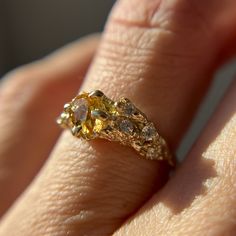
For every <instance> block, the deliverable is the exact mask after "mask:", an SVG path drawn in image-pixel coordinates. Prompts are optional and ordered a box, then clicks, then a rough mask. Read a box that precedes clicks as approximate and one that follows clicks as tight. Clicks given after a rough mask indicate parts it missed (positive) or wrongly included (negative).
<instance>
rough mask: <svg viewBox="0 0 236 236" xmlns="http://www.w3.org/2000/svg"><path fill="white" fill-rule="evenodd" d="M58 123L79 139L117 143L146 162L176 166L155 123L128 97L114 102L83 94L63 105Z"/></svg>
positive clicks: (98, 93)
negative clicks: (128, 148) (164, 161)
mask: <svg viewBox="0 0 236 236" xmlns="http://www.w3.org/2000/svg"><path fill="white" fill-rule="evenodd" d="M57 123H58V124H59V125H60V126H61V127H63V128H69V129H70V130H71V133H72V134H73V135H74V136H76V137H78V138H80V137H81V138H83V139H85V140H91V139H94V138H103V139H107V140H109V141H116V142H119V143H121V144H123V145H126V146H130V147H133V148H134V149H135V150H136V151H137V152H138V153H139V154H140V155H141V156H142V157H144V158H146V159H149V160H166V161H168V163H169V164H170V165H172V166H173V165H174V163H175V161H174V158H173V156H172V155H171V152H170V150H169V148H168V145H167V143H166V141H165V140H164V139H163V137H161V136H160V135H159V134H158V132H157V130H156V128H155V126H154V124H153V123H152V122H150V121H149V120H148V119H147V117H146V116H145V114H144V113H142V112H141V111H140V110H139V109H138V108H137V107H136V106H135V105H134V104H133V103H132V102H131V101H130V100H129V99H127V98H121V99H119V100H118V101H113V100H111V99H109V98H108V97H107V96H105V95H104V93H103V92H101V91H99V90H95V91H93V92H91V93H85V92H83V93H81V94H79V95H78V96H76V97H75V98H74V99H73V100H72V101H71V102H69V103H67V104H65V105H64V110H63V112H62V113H61V115H60V117H59V118H58V119H57Z"/></svg>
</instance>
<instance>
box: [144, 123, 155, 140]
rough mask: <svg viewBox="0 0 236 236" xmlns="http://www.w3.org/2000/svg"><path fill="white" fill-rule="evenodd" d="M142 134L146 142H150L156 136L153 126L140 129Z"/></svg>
mask: <svg viewBox="0 0 236 236" xmlns="http://www.w3.org/2000/svg"><path fill="white" fill-rule="evenodd" d="M142 133H143V136H144V138H145V139H146V140H147V141H150V140H152V139H153V138H154V137H155V136H156V129H155V127H154V126H153V125H146V126H144V128H143V129H142Z"/></svg>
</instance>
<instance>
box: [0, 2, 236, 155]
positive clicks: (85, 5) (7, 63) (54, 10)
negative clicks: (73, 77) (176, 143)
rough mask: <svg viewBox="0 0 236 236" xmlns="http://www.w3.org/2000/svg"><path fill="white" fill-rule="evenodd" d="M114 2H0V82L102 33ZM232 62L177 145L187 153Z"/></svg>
mask: <svg viewBox="0 0 236 236" xmlns="http://www.w3.org/2000/svg"><path fill="white" fill-rule="evenodd" d="M114 2H115V0H50V1H49V0H21V1H16V0H0V78H1V77H2V76H3V75H4V74H5V73H7V72H8V71H9V70H11V69H13V68H15V67H18V66H20V65H23V64H25V63H29V62H31V61H33V60H36V59H40V58H41V57H43V56H45V55H47V54H48V53H50V52H52V51H54V50H55V49H57V48H59V47H62V46H63V45H65V44H67V43H70V42H72V41H74V40H77V39H78V38H80V37H81V36H84V35H87V34H89V33H93V32H98V31H102V29H103V26H104V23H105V21H106V18H107V16H108V14H109V11H110V9H111V7H112V6H113V4H114ZM235 75H236V61H232V62H231V63H229V64H228V65H226V66H225V67H224V68H223V69H222V70H220V71H219V72H218V73H217V74H216V76H215V80H214V82H213V84H212V88H211V90H210V93H209V94H208V95H207V97H206V99H205V101H204V102H203V104H202V106H201V108H200V110H199V112H198V115H197V116H196V119H195V121H194V122H193V125H192V127H191V129H190V131H189V132H188V134H187V135H186V137H185V139H184V141H183V144H182V145H181V147H180V149H179V151H178V155H179V157H180V158H183V156H184V155H185V154H186V153H187V152H188V150H189V147H190V146H191V145H192V144H193V142H194V141H195V139H196V137H197V136H198V135H199V133H200V132H201V129H202V128H203V127H204V124H205V123H206V121H207V120H208V119H209V117H210V115H211V114H212V112H213V111H214V109H215V107H216V106H217V104H218V102H219V100H220V99H221V97H222V96H223V94H224V93H225V91H226V89H227V88H228V86H229V85H230V83H231V82H232V80H233V79H234V78H235Z"/></svg>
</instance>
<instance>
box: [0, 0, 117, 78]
mask: <svg viewBox="0 0 236 236" xmlns="http://www.w3.org/2000/svg"><path fill="white" fill-rule="evenodd" d="M114 2H115V1H114V0H0V29H1V30H0V77H2V76H3V74H5V73H6V72H7V71H9V70H11V69H12V68H15V67H17V66H19V65H22V64H25V63H28V62H31V61H33V60H35V59H39V58H41V57H42V56H44V55H46V54H48V53H50V52H52V51H53V50H55V49H57V48H59V47H61V46H63V45H65V44H67V43H69V42H71V41H74V40H76V39H78V38H79V37H81V36H84V35H86V34H89V33H92V32H98V31H101V30H102V29H103V26H104V23H105V20H106V18H107V15H108V13H109V11H110V9H111V7H112V5H113V4H114Z"/></svg>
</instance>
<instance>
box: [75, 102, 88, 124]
mask: <svg viewBox="0 0 236 236" xmlns="http://www.w3.org/2000/svg"><path fill="white" fill-rule="evenodd" d="M73 105H74V107H75V108H74V118H75V121H80V122H83V121H86V119H87V115H88V101H87V100H86V99H85V98H80V99H77V100H75V101H74V103H73Z"/></svg>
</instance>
